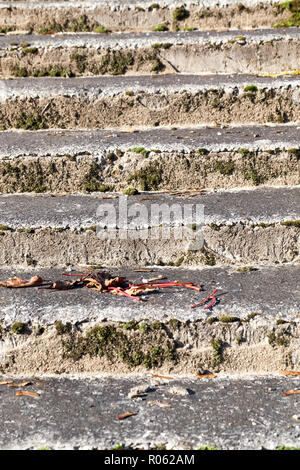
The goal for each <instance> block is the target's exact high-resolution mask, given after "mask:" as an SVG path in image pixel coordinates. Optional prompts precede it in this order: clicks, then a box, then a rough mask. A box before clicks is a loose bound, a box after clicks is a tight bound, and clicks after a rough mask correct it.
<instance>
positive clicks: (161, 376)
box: [152, 374, 173, 380]
mask: <svg viewBox="0 0 300 470" xmlns="http://www.w3.org/2000/svg"><path fill="white" fill-rule="evenodd" d="M152 377H156V378H157V379H167V380H173V377H165V376H164V375H157V374H152Z"/></svg>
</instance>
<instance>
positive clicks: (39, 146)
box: [0, 124, 300, 158]
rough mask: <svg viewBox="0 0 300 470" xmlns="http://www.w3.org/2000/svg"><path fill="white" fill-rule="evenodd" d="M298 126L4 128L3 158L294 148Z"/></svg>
mask: <svg viewBox="0 0 300 470" xmlns="http://www.w3.org/2000/svg"><path fill="white" fill-rule="evenodd" d="M299 129H300V126H299V125H277V124H274V125H244V126H223V127H222V126H215V127H213V126H209V125H208V126H195V127H193V126H189V127H181V126H179V127H176V128H170V127H169V128H167V127H159V128H158V127H154V128H139V127H135V128H128V127H127V128H125V127H124V128H122V127H121V128H114V129H93V130H92V129H89V130H82V129H79V130H67V129H51V130H40V131H3V132H0V158H1V157H2V158H3V157H14V156H22V155H24V156H25V155H32V156H35V155H36V156H39V157H42V156H45V155H53V156H55V155H57V154H59V155H64V154H65V153H67V154H71V155H74V154H78V153H81V152H83V153H84V152H87V153H93V155H99V156H100V155H101V153H102V152H105V151H112V150H116V149H121V150H129V149H131V148H133V147H139V146H142V147H144V148H146V149H147V150H151V149H153V148H154V149H158V150H161V151H166V152H168V151H182V150H184V151H185V152H189V151H193V150H197V149H199V148H205V149H208V150H212V151H218V150H225V149H227V150H239V149H240V148H247V149H250V150H268V149H276V148H279V149H292V148H298V147H299V146H300V134H299Z"/></svg>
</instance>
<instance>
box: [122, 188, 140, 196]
mask: <svg viewBox="0 0 300 470" xmlns="http://www.w3.org/2000/svg"><path fill="white" fill-rule="evenodd" d="M123 194H125V196H134V195H135V194H139V192H138V190H137V189H136V188H133V187H131V186H130V187H129V188H126V189H123Z"/></svg>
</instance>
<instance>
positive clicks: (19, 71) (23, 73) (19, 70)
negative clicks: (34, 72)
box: [11, 66, 29, 78]
mask: <svg viewBox="0 0 300 470" xmlns="http://www.w3.org/2000/svg"><path fill="white" fill-rule="evenodd" d="M11 74H12V75H13V76H14V77H17V78H25V77H28V75H29V73H28V70H27V69H26V67H17V66H15V67H13V68H12V69H11Z"/></svg>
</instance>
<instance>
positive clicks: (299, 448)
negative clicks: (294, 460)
mask: <svg viewBox="0 0 300 470" xmlns="http://www.w3.org/2000/svg"><path fill="white" fill-rule="evenodd" d="M275 450H300V447H288V446H278V447H276V449H275Z"/></svg>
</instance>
